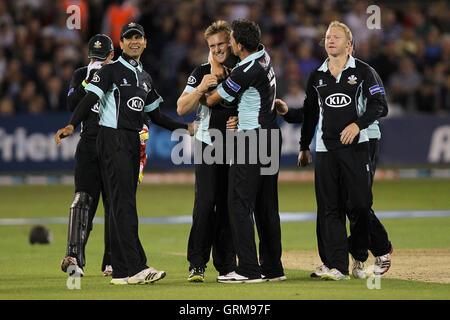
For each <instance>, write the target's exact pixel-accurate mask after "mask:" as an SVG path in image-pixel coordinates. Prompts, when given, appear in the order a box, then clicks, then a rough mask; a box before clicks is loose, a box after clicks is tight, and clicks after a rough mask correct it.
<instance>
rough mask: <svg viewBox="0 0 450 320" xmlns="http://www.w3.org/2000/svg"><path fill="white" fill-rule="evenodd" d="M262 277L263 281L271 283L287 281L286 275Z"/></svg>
mask: <svg viewBox="0 0 450 320" xmlns="http://www.w3.org/2000/svg"><path fill="white" fill-rule="evenodd" d="M261 277H262V279H263V281H269V282H275V281H285V280H287V278H286V276H285V275H284V274H283V275H282V276H278V277H269V276H265V275H261Z"/></svg>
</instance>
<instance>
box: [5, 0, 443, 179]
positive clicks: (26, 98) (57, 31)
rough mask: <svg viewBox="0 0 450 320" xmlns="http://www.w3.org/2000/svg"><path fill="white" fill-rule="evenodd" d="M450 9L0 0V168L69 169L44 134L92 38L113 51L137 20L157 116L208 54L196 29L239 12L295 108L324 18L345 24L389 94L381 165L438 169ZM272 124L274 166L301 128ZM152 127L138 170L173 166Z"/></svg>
mask: <svg viewBox="0 0 450 320" xmlns="http://www.w3.org/2000/svg"><path fill="white" fill-rule="evenodd" d="M71 5H76V6H78V8H80V12H81V20H80V22H81V24H80V29H78V30H77V29H75V30H70V29H69V28H68V27H67V21H68V20H69V19H71V17H72V16H71V14H72V11H70V10H69V13H67V8H68V7H69V9H70V6H71ZM369 5H377V6H378V7H379V8H380V13H381V20H380V27H381V28H380V29H373V30H370V29H368V28H367V24H366V22H367V20H368V18H369V17H370V16H371V14H370V13H367V12H366V10H367V8H368V6H369ZM449 7H450V5H449V2H448V1H373V2H370V1H369V2H368V1H339V0H334V1H333V0H329V1H319V0H305V1H287V0H286V1H251V0H248V1H242V0H239V1H237V0H236V1H218V0H216V1H211V0H210V1H201V0H194V1H175V0H165V1H137V0H136V1H99V0H91V1H49V0H42V1H38V0H15V1H9V0H6V1H5V0H3V1H0V175H3V176H5V175H6V176H7V175H13V176H14V175H20V174H23V173H40V172H45V173H48V172H56V173H60V172H67V173H69V174H70V173H71V170H72V169H73V152H74V150H75V146H76V139H77V136H76V137H75V138H73V139H72V140H67V141H64V142H63V147H62V148H61V149H57V148H56V147H55V146H54V144H53V142H52V135H53V134H54V132H56V130H57V129H58V128H60V127H62V126H64V125H65V124H66V123H67V121H68V119H69V117H70V113H68V111H67V110H66V104H65V99H66V96H67V91H68V85H69V81H70V78H71V76H72V73H73V71H74V70H75V69H76V68H78V67H80V66H84V65H87V63H88V60H87V42H88V40H89V38H90V37H91V36H92V35H94V34H96V33H100V32H102V33H106V34H109V35H110V36H111V37H112V39H113V41H114V43H115V45H116V47H118V32H120V27H121V26H122V25H123V24H125V23H127V22H129V21H136V22H138V23H140V24H142V25H143V26H144V28H145V31H146V34H147V38H148V46H147V49H146V50H145V51H144V55H143V57H142V62H143V65H144V68H145V69H146V70H147V71H148V72H149V73H150V74H151V75H152V77H153V79H154V82H155V85H156V87H157V90H158V92H159V93H160V94H161V96H162V97H163V98H164V100H165V103H164V104H163V105H162V110H163V112H166V113H168V114H171V115H172V116H176V113H175V108H176V100H177V98H178V97H179V95H180V94H181V93H182V91H183V89H184V87H185V85H186V80H187V78H188V76H189V74H190V72H191V71H192V70H193V69H194V67H195V66H197V65H198V64H201V63H203V62H205V61H206V60H207V53H208V52H207V47H206V43H205V41H204V39H203V31H204V30H205V28H206V27H207V26H208V25H209V24H210V23H211V22H212V21H214V20H217V19H223V20H226V21H228V22H231V21H232V20H234V19H237V18H248V19H251V20H255V21H256V22H257V23H258V24H259V25H260V27H261V30H262V42H263V44H264V45H265V46H266V49H267V50H268V51H269V53H270V55H271V57H272V60H273V64H274V66H275V71H276V76H277V97H279V98H282V99H284V100H285V101H287V102H288V104H289V105H290V106H291V107H300V106H301V105H302V103H303V99H304V95H305V93H304V89H305V83H306V81H307V78H308V75H309V73H310V72H311V70H313V69H314V68H317V67H318V66H319V65H320V64H321V63H322V61H323V60H324V59H325V57H326V56H325V52H324V49H323V47H321V46H320V45H319V42H320V40H321V39H322V38H323V35H324V32H325V30H326V28H327V25H328V23H330V22H331V21H333V20H340V21H343V22H344V23H346V24H348V26H349V27H350V29H351V30H352V31H353V35H354V37H355V39H356V48H357V52H356V57H358V58H360V59H362V60H364V61H366V62H368V63H369V64H370V65H371V66H373V67H374V68H375V69H376V70H377V71H378V73H379V74H380V76H381V78H382V80H383V82H384V84H385V88H386V92H387V95H388V100H389V107H390V113H389V115H388V117H387V118H386V119H383V120H382V121H381V129H382V140H381V154H380V157H381V160H380V161H381V164H382V165H383V166H384V167H389V168H392V167H394V168H398V167H407V168H411V167H414V168H420V170H416V171H413V172H408V173H407V174H409V175H413V176H423V175H425V176H426V175H435V174H436V173H435V171H433V170H432V168H435V167H438V168H441V169H442V167H444V168H446V167H448V165H449V164H450V93H449V89H450V72H449V61H450V33H449V30H450V28H449V24H450V10H449ZM119 52H120V50H117V51H116V58H117V57H118V54H119ZM192 119H193V115H191V116H188V117H184V118H182V120H184V121H192ZM279 121H280V125H281V126H282V132H283V138H284V144H283V153H282V165H283V166H284V167H292V168H293V166H294V165H295V163H296V157H297V153H298V137H299V134H300V133H299V131H300V130H299V126H293V125H290V124H287V123H285V122H284V121H283V120H282V119H279ZM150 131H151V138H150V140H149V142H148V146H149V147H148V153H149V155H150V160H149V162H148V165H147V168H146V170H169V169H177V168H180V167H179V166H174V165H173V164H172V163H171V160H170V151H171V149H172V147H173V145H174V144H175V143H177V142H176V141H175V142H173V141H170V132H168V131H165V130H163V129H160V128H158V127H156V126H152V127H151V129H150ZM182 168H183V169H186V166H182ZM188 168H189V166H188ZM380 172H382V171H380ZM397 174H398V173H397ZM438 175H444V176H446V177H448V176H449V173H448V170H440V171H439V172H438ZM14 179H15V178H13V179H12V180H11V179H9V180H7V181H13V182H14V181H16V180H14ZM19 180H20V179H19Z"/></svg>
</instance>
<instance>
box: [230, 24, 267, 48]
mask: <svg viewBox="0 0 450 320" xmlns="http://www.w3.org/2000/svg"><path fill="white" fill-rule="evenodd" d="M231 29H232V30H233V37H234V40H235V41H236V43H240V44H241V45H242V46H244V48H245V50H247V51H249V52H254V51H256V50H257V49H258V45H259V43H260V42H261V29H260V28H259V26H258V25H257V24H256V22H254V21H250V20H247V19H239V20H234V21H233V23H232V24H231Z"/></svg>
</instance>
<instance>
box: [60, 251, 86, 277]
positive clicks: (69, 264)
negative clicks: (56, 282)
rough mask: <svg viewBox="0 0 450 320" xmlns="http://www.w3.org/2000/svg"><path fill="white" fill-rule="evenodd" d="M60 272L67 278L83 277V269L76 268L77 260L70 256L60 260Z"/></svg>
mask: <svg viewBox="0 0 450 320" xmlns="http://www.w3.org/2000/svg"><path fill="white" fill-rule="evenodd" d="M61 270H62V271H63V272H66V273H68V274H69V276H77V275H78V276H80V277H82V276H84V271H83V268H81V267H80V266H78V263H77V259H75V258H74V257H71V256H65V257H64V258H63V259H62V260H61Z"/></svg>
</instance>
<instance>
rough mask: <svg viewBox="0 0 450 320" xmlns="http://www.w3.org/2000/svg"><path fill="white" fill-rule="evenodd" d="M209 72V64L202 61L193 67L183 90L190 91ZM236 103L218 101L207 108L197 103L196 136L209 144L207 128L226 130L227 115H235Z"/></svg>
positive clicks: (209, 138)
mask: <svg viewBox="0 0 450 320" xmlns="http://www.w3.org/2000/svg"><path fill="white" fill-rule="evenodd" d="M210 73H211V65H210V64H209V63H204V64H202V65H200V66H198V67H196V68H195V69H194V71H192V73H191V75H190V76H189V78H188V81H187V84H186V87H185V89H184V92H187V93H190V92H192V91H194V90H195V88H197V86H198V85H199V84H200V83H201V82H202V80H203V77H204V76H205V75H207V74H210ZM215 88H216V86H211V87H210V88H209V89H208V91H212V90H214V89H215ZM236 108H237V103H236V102H234V103H228V102H227V101H222V102H220V104H219V106H216V107H214V108H208V107H207V106H204V105H202V104H199V105H198V108H197V116H196V120H197V121H198V127H197V133H196V138H197V139H198V140H200V141H203V142H204V143H206V144H211V143H212V142H211V136H210V134H209V129H218V130H220V131H221V132H222V133H224V132H225V130H226V123H227V120H228V118H229V117H231V116H235V115H237V111H236Z"/></svg>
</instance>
